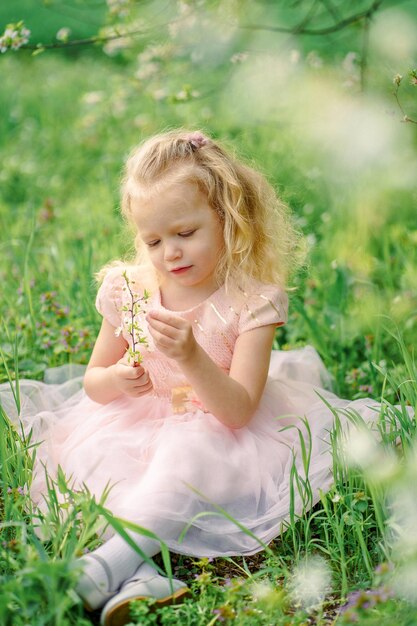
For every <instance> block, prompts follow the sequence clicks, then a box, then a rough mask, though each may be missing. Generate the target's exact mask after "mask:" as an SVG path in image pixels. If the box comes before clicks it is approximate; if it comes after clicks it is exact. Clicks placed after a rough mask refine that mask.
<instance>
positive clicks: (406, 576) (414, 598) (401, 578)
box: [391, 561, 417, 604]
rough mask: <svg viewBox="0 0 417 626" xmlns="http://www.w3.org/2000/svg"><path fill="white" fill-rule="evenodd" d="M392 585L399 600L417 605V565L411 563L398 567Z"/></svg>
mask: <svg viewBox="0 0 417 626" xmlns="http://www.w3.org/2000/svg"><path fill="white" fill-rule="evenodd" d="M391 585H392V588H393V590H394V593H395V595H396V596H397V597H398V598H401V599H404V600H408V602H411V603H412V604H417V563H416V562H415V561H414V562H413V561H410V562H409V563H404V564H403V565H401V566H400V567H398V568H397V569H396V570H395V572H394V575H393V577H392V579H391Z"/></svg>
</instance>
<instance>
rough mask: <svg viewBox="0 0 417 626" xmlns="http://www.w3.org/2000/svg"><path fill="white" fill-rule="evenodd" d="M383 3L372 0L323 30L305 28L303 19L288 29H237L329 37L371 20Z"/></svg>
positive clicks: (257, 26) (262, 26)
mask: <svg viewBox="0 0 417 626" xmlns="http://www.w3.org/2000/svg"><path fill="white" fill-rule="evenodd" d="M383 1H384V0H374V2H372V4H371V6H370V7H369V8H368V9H365V10H364V11H360V12H359V13H355V14H354V15H351V16H350V17H345V18H343V19H341V20H339V21H338V22H336V23H335V24H332V25H331V26H326V27H324V28H306V27H305V23H306V19H305V18H304V19H303V20H301V22H300V23H299V24H297V25H296V26H292V27H290V28H289V27H285V26H268V25H267V24H240V25H239V28H243V29H246V30H267V31H270V32H276V33H288V34H297V35H329V34H330V33H336V32H337V31H339V30H342V29H343V28H346V27H347V26H351V25H352V24H357V23H358V22H361V21H362V20H364V19H365V20H369V19H371V18H372V16H373V15H374V13H376V12H377V11H378V9H379V8H380V6H381V4H382V3H383ZM310 21H311V19H310V20H309V22H310Z"/></svg>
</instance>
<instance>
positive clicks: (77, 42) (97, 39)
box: [20, 30, 149, 50]
mask: <svg viewBox="0 0 417 626" xmlns="http://www.w3.org/2000/svg"><path fill="white" fill-rule="evenodd" d="M148 32H149V30H130V31H127V32H125V33H120V34H115V35H106V36H101V35H94V37H86V38H85V39H71V40H69V41H54V42H51V43H27V44H25V45H23V46H21V48H20V49H21V50H39V49H44V50H50V49H52V48H72V47H75V46H89V45H91V44H95V43H106V42H107V41H114V40H115V39H124V38H125V37H134V36H135V35H145V34H146V33H148Z"/></svg>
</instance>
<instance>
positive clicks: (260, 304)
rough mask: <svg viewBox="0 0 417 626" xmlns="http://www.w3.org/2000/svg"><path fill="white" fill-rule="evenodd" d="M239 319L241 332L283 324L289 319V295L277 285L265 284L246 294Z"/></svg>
mask: <svg viewBox="0 0 417 626" xmlns="http://www.w3.org/2000/svg"><path fill="white" fill-rule="evenodd" d="M246 295H247V297H246V300H245V302H244V304H243V306H242V309H241V313H240V319H239V329H238V330H239V334H241V333H244V332H246V331H247V330H252V329H253V328H258V327H259V326H267V325H269V324H275V325H276V326H282V325H283V324H285V323H286V321H287V313H288V296H287V294H286V293H285V291H284V290H283V289H282V288H281V287H278V286H276V285H263V286H262V287H261V288H260V289H259V290H257V291H256V292H255V293H251V294H246Z"/></svg>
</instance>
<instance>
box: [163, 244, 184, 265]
mask: <svg viewBox="0 0 417 626" xmlns="http://www.w3.org/2000/svg"><path fill="white" fill-rule="evenodd" d="M181 254H182V253H181V248H180V247H179V245H178V243H177V242H174V241H173V242H167V243H166V244H165V247H164V259H165V261H175V259H179V258H180V257H181Z"/></svg>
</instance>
